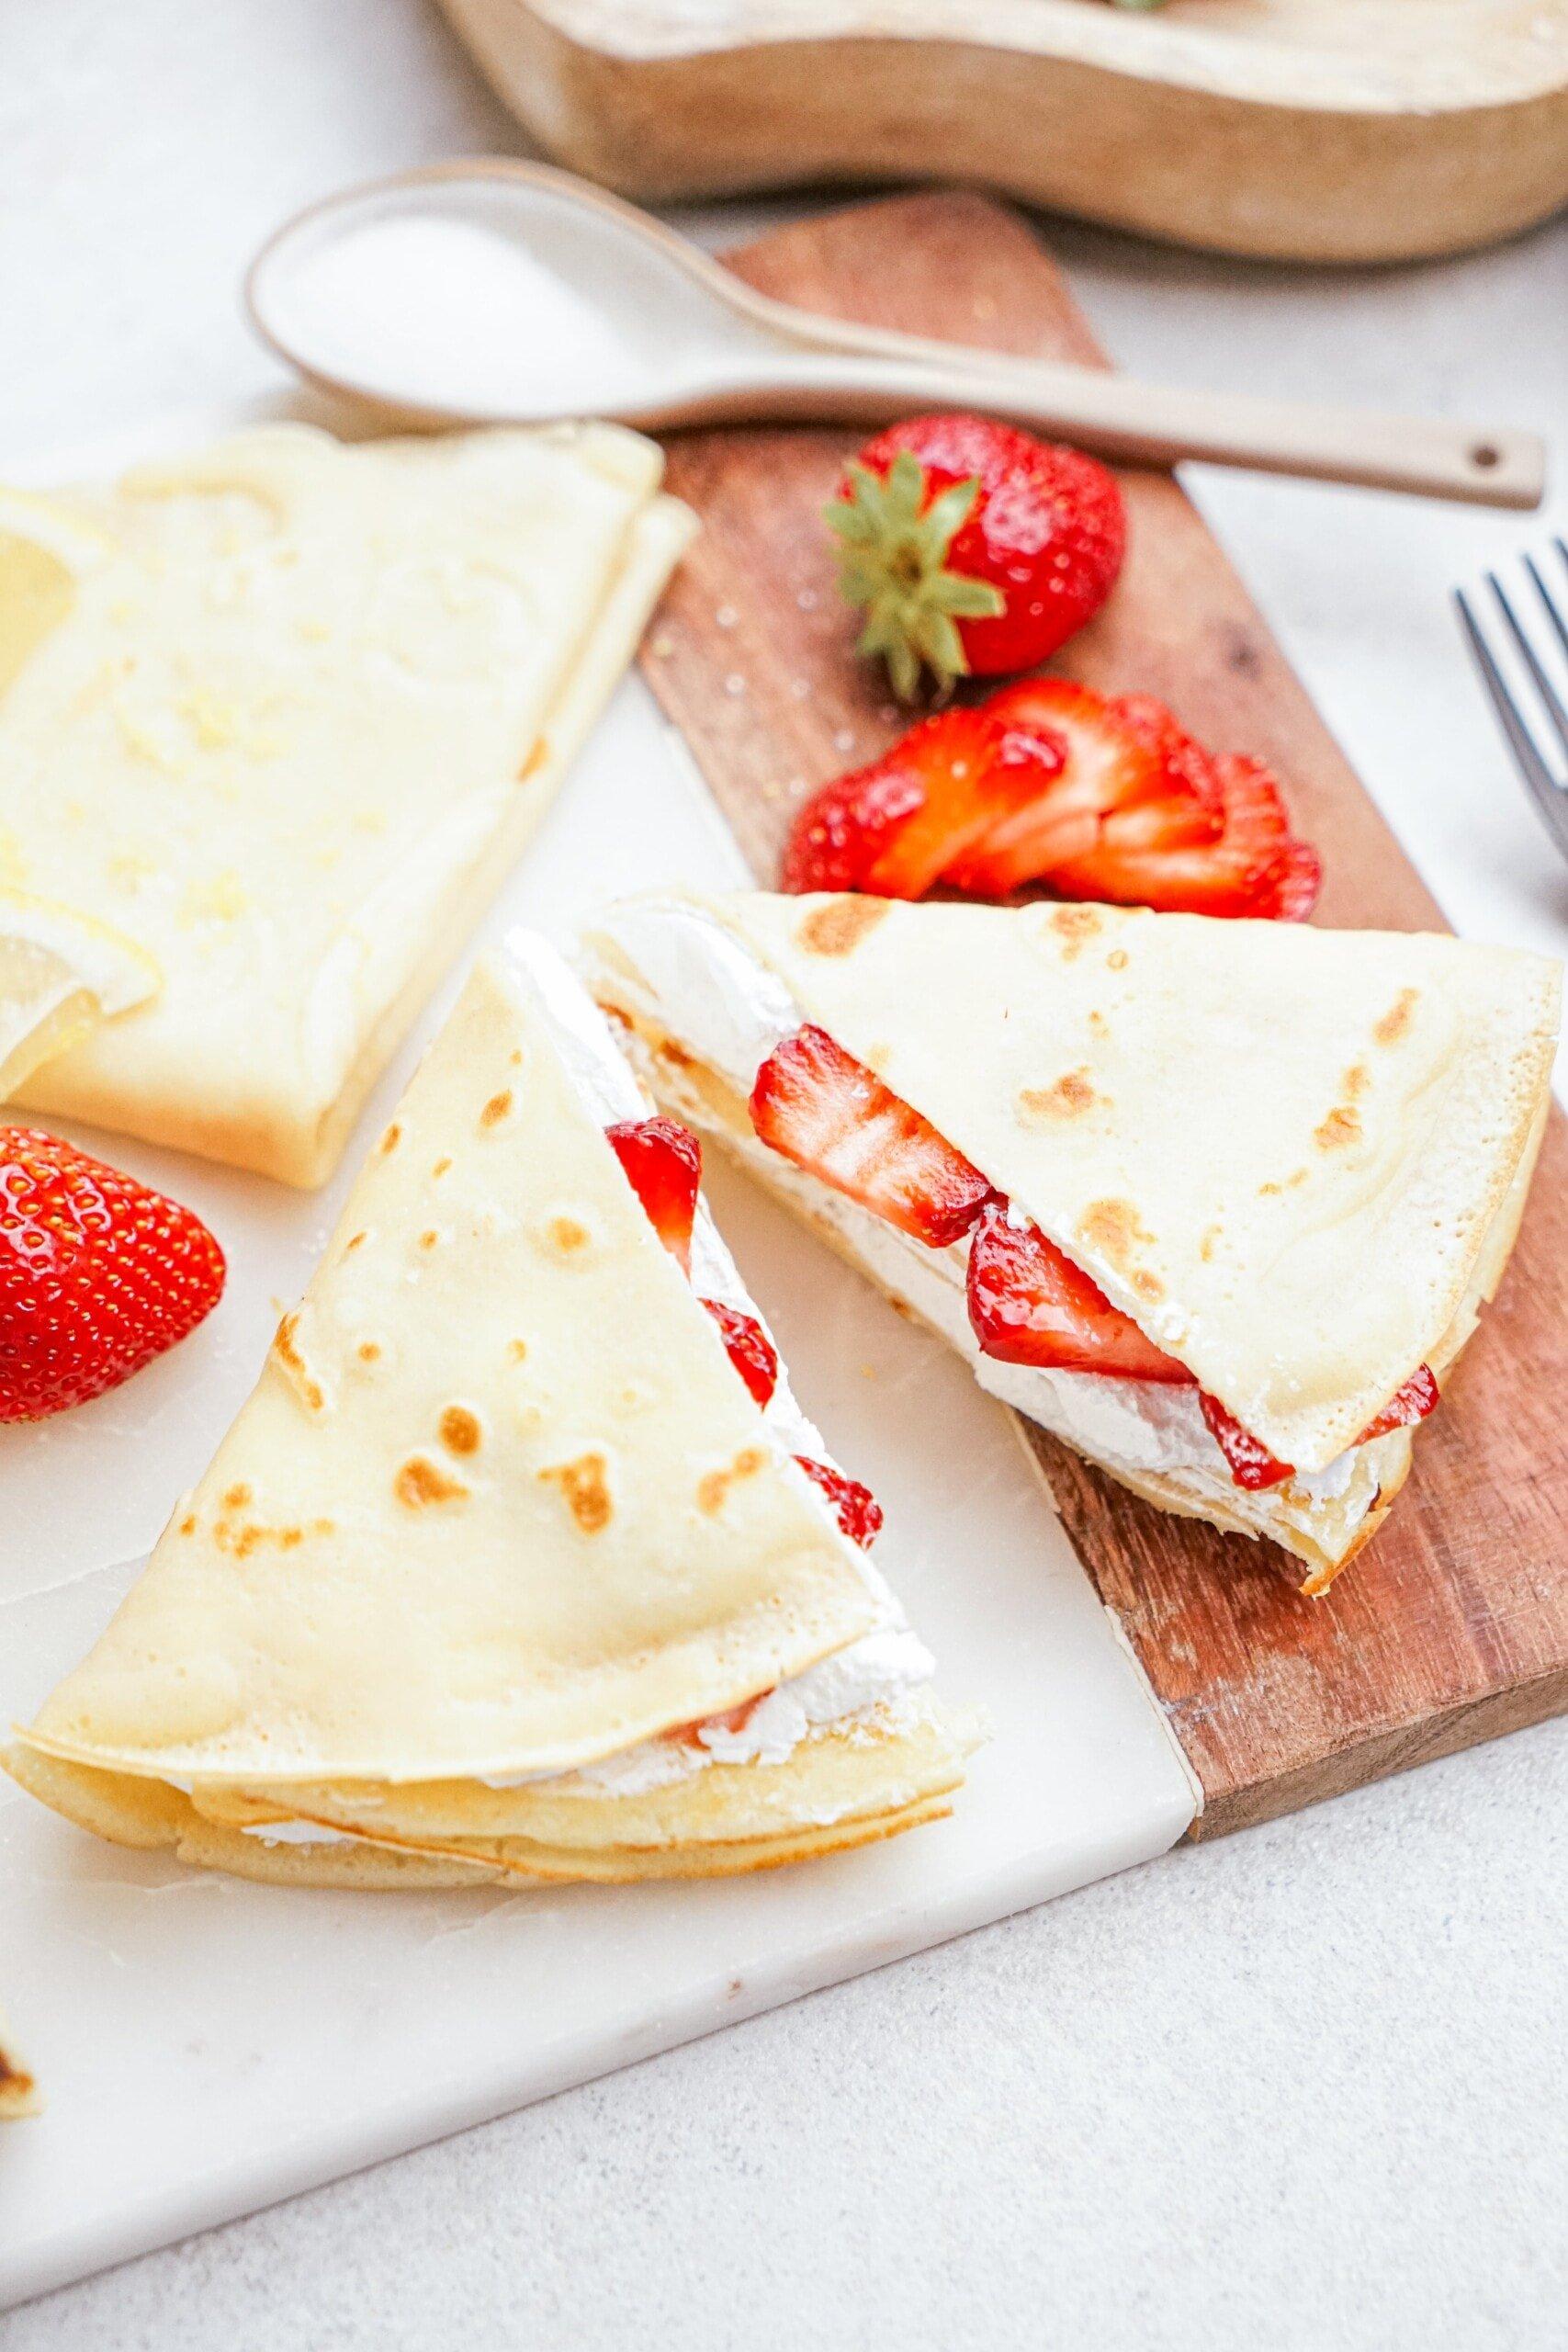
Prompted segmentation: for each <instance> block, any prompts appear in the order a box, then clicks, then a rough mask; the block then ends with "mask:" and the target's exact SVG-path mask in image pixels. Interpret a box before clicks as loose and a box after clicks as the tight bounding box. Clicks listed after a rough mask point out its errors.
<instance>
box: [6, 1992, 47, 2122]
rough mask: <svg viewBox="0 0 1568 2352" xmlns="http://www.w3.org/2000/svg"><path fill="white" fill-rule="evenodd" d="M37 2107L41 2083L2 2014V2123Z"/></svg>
mask: <svg viewBox="0 0 1568 2352" xmlns="http://www.w3.org/2000/svg"><path fill="white" fill-rule="evenodd" d="M38 2108H39V2096H38V2085H37V2084H36V2082H35V2081H34V2080H33V2077H32V2075H30V2074H29V2073H28V2069H27V2067H26V2065H25V2064H23V2062H22V2059H21V2056H20V2054H19V2053H18V2052H17V2045H16V2043H15V2042H14V2041H12V2039H11V2036H10V2034H9V2032H8V2031H7V2030H6V2020H5V2018H4V2017H0V2123H6V2122H9V2121H12V2120H15V2118H16V2117H17V2116H18V2115H35V2114H36V2113H37V2112H38Z"/></svg>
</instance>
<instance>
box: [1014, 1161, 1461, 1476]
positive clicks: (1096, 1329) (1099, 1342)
mask: <svg viewBox="0 0 1568 2352" xmlns="http://www.w3.org/2000/svg"><path fill="white" fill-rule="evenodd" d="M968 1296H969V1321H970V1325H971V1327H972V1329H973V1330H974V1333H975V1337H976V1340H978V1341H979V1343H980V1346H981V1349H982V1351H984V1352H985V1354H987V1355H988V1356H991V1357H993V1358H994V1359H995V1360H996V1361H997V1362H998V1363H1025V1364H1032V1365H1034V1366H1036V1367H1041V1368H1044V1369H1046V1370H1053V1371H1058V1372H1095V1373H1101V1374H1114V1375H1116V1376H1117V1377H1118V1378H1120V1379H1122V1380H1156V1381H1163V1382H1165V1383H1167V1384H1168V1385H1170V1386H1172V1387H1193V1386H1196V1385H1197V1384H1196V1381H1195V1379H1194V1376H1193V1374H1191V1373H1190V1372H1189V1371H1188V1369H1187V1367H1186V1365H1185V1364H1182V1363H1178V1362H1177V1360H1176V1358H1175V1357H1174V1356H1168V1355H1166V1354H1165V1353H1164V1352H1163V1351H1162V1350H1161V1349H1159V1348H1156V1345H1155V1343H1154V1341H1153V1340H1149V1339H1145V1336H1144V1334H1143V1332H1142V1331H1141V1330H1140V1329H1138V1326H1137V1325H1136V1324H1135V1323H1134V1321H1133V1319H1132V1317H1130V1316H1127V1315H1123V1314H1122V1313H1121V1311H1120V1310H1119V1309H1118V1308H1116V1307H1114V1306H1111V1301H1110V1300H1109V1299H1108V1298H1107V1297H1106V1295H1105V1293H1104V1292H1103V1291H1102V1290H1101V1289H1100V1287H1099V1285H1098V1284H1097V1283H1093V1282H1091V1281H1090V1279H1089V1276H1088V1274H1086V1273H1085V1272H1083V1270H1082V1268H1081V1267H1078V1266H1075V1265H1074V1263H1073V1261H1072V1260H1071V1259H1070V1258H1067V1257H1066V1256H1064V1254H1063V1252H1062V1251H1061V1250H1058V1249H1057V1248H1056V1247H1055V1243H1054V1242H1050V1241H1047V1240H1046V1238H1045V1237H1044V1235H1043V1233H1042V1232H1041V1231H1040V1229H1039V1227H1037V1226H1032V1225H1031V1226H1014V1225H1010V1223H1009V1222H1008V1214H1007V1204H1006V1203H1005V1202H1000V1201H993V1202H992V1203H991V1204H989V1205H988V1206H987V1209H986V1211H985V1213H984V1215H983V1216H982V1217H981V1219H980V1222H979V1224H978V1226H977V1227H976V1232H975V1238H974V1242H973V1243H972V1245H971V1248H970V1251H969V1283H968ZM1437 1402H1438V1384H1437V1382H1436V1381H1435V1380H1434V1379H1433V1377H1432V1374H1431V1373H1430V1371H1429V1370H1428V1369H1427V1365H1425V1364H1422V1365H1421V1367H1420V1369H1419V1370H1418V1371H1416V1372H1415V1373H1413V1374H1411V1376H1410V1378H1409V1379H1408V1380H1407V1381H1406V1382H1405V1383H1404V1387H1403V1388H1401V1389H1400V1390H1399V1391H1398V1392H1397V1394H1396V1395H1395V1396H1393V1397H1391V1398H1390V1399H1389V1402H1388V1403H1387V1404H1386V1405H1385V1406H1384V1407H1383V1409H1382V1412H1381V1413H1380V1414H1378V1416H1377V1418H1376V1419H1374V1420H1372V1421H1370V1422H1369V1423H1368V1425H1367V1427H1366V1428H1365V1429H1364V1430H1362V1431H1361V1434H1360V1436H1359V1438H1358V1439H1357V1440H1356V1443H1357V1444H1358V1445H1370V1444H1371V1442H1372V1440H1373V1439H1374V1438H1379V1437H1386V1436H1387V1434H1388V1432H1389V1430H1394V1429H1402V1428H1405V1427H1408V1426H1409V1425H1410V1424H1411V1423H1413V1422H1416V1421H1419V1420H1424V1419H1426V1417H1427V1414H1428V1413H1429V1412H1430V1411H1431V1410H1432V1408H1433V1407H1434V1406H1435V1405H1436V1404H1437ZM1198 1405H1199V1409H1200V1411H1201V1413H1202V1416H1203V1419H1204V1422H1205V1424H1206V1426H1207V1428H1208V1430H1209V1431H1210V1433H1211V1435H1212V1436H1213V1439H1214V1441H1215V1442H1216V1444H1217V1445H1218V1446H1219V1448H1220V1450H1221V1452H1222V1453H1224V1457H1225V1460H1226V1462H1227V1463H1228V1464H1229V1465H1230V1474H1231V1477H1232V1479H1233V1480H1234V1481H1235V1485H1236V1486H1238V1487H1244V1488H1245V1489H1246V1490H1247V1492H1248V1493H1252V1494H1256V1493H1259V1492H1261V1491H1262V1490H1263V1489H1264V1488H1265V1487H1278V1486H1280V1484H1281V1483H1282V1482H1283V1481H1284V1480H1285V1479H1286V1478H1292V1477H1294V1476H1295V1471H1294V1468H1293V1466H1292V1464H1290V1463H1289V1462H1281V1461H1280V1459H1279V1457H1278V1455H1277V1454H1273V1453H1270V1452H1269V1448H1268V1447H1267V1446H1266V1445H1265V1444H1264V1443H1263V1442H1262V1440H1261V1439H1260V1438H1256V1437H1254V1436H1253V1434H1252V1431H1251V1430H1248V1429H1244V1428H1243V1426H1242V1424H1241V1422H1240V1421H1238V1420H1237V1419H1236V1418H1235V1414H1234V1413H1230V1412H1227V1410H1226V1409H1225V1408H1224V1405H1222V1404H1221V1402H1220V1400H1219V1398H1218V1397H1213V1396H1211V1395H1210V1393H1209V1391H1208V1390H1207V1389H1206V1388H1200V1389H1199V1391H1198Z"/></svg>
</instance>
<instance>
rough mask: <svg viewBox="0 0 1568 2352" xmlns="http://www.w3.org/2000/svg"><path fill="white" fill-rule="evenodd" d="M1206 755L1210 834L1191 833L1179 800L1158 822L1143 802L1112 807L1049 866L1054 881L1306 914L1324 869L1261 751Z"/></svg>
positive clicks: (1131, 895)
mask: <svg viewBox="0 0 1568 2352" xmlns="http://www.w3.org/2000/svg"><path fill="white" fill-rule="evenodd" d="M1191 748H1192V750H1193V751H1194V752H1195V751H1196V750H1197V747H1196V746H1192V747H1191ZM1199 757H1200V758H1203V759H1206V755H1204V754H1201V753H1200V754H1199ZM1190 765H1191V763H1189V766H1190ZM1207 765H1208V766H1209V767H1210V769H1211V770H1212V773H1213V781H1214V787H1215V790H1216V792H1217V796H1218V809H1219V823H1218V828H1217V830H1216V831H1213V832H1212V833H1211V834H1210V835H1209V836H1208V838H1206V839H1205V838H1202V837H1201V836H1200V837H1198V838H1194V837H1193V834H1192V832H1191V831H1190V825H1189V823H1188V822H1187V821H1186V820H1184V816H1183V810H1182V805H1181V803H1180V802H1179V800H1178V802H1177V803H1176V804H1175V806H1174V808H1173V809H1172V812H1171V814H1172V817H1173V819H1174V821H1172V822H1170V823H1165V822H1162V821H1160V820H1158V819H1157V818H1156V820H1154V821H1152V822H1151V820H1150V817H1149V814H1148V813H1147V812H1145V811H1143V810H1140V809H1132V810H1130V811H1128V812H1126V813H1125V814H1122V813H1120V812H1118V813H1112V814H1111V815H1109V816H1107V818H1106V819H1105V821H1104V823H1103V824H1102V825H1101V827H1100V834H1099V838H1098V840H1097V841H1096V842H1094V843H1093V844H1092V846H1091V847H1089V848H1088V849H1086V850H1083V851H1081V852H1078V853H1077V854H1075V855H1074V856H1072V857H1070V858H1067V859H1066V860H1064V861H1063V862H1062V863H1060V864H1058V865H1055V866H1054V867H1053V868H1052V870H1051V873H1050V875H1049V876H1048V879H1049V883H1050V887H1051V888H1052V889H1053V890H1055V891H1057V892H1059V893H1060V894H1061V896H1062V897H1064V898H1067V899H1102V900H1109V901H1110V902H1111V904H1113V905H1117V906H1139V907H1156V908H1159V909H1160V910H1163V911H1164V912H1166V913H1181V914H1195V915H1230V916H1236V915H1250V916H1255V917H1259V918H1263V919H1266V920H1271V921H1274V922H1301V921H1302V920H1303V918H1304V917H1305V916H1307V915H1308V914H1310V913H1311V911H1312V909H1313V906H1314V901H1315V900H1316V898H1317V893H1318V889H1319V887H1320V885H1321V882H1322V878H1323V871H1322V867H1321V865H1320V864H1319V862H1318V859H1317V855H1316V854H1315V852H1314V851H1313V850H1312V849H1310V848H1309V847H1308V846H1307V844H1306V843H1305V842H1300V841H1297V840H1296V839H1295V838H1294V837H1293V835H1292V831H1291V820H1290V817H1289V814H1288V813H1287V811H1286V809H1285V804H1284V802H1283V801H1282V800H1281V798H1280V787H1279V786H1278V785H1277V784H1276V782H1275V781H1274V778H1273V777H1272V776H1271V775H1269V770H1268V769H1267V768H1266V767H1265V766H1264V765H1263V763H1262V762H1261V761H1260V760H1254V759H1251V758H1249V757H1248V756H1247V754H1246V753H1245V752H1226V753H1225V754H1224V755H1223V756H1222V757H1221V758H1219V759H1216V760H1213V761H1210V762H1207ZM1187 814H1188V816H1190V811H1188V812H1187Z"/></svg>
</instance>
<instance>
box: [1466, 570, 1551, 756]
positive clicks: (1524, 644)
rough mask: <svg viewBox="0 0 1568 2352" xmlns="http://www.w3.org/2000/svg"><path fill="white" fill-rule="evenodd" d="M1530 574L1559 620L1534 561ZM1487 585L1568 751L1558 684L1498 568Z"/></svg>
mask: <svg viewBox="0 0 1568 2352" xmlns="http://www.w3.org/2000/svg"><path fill="white" fill-rule="evenodd" d="M1525 560H1526V562H1527V563H1529V557H1528V556H1527V557H1526V559H1525ZM1530 574H1531V577H1532V578H1533V579H1534V581H1535V583H1536V586H1537V587H1538V588H1540V593H1541V596H1542V599H1543V601H1544V602H1545V604H1546V607H1547V610H1548V611H1549V612H1550V613H1551V616H1552V617H1553V619H1556V617H1557V612H1556V607H1555V605H1553V604H1552V602H1551V597H1550V596H1548V595H1547V593H1546V589H1545V586H1544V584H1543V582H1542V581H1541V578H1540V573H1539V572H1537V571H1536V569H1535V566H1534V565H1533V564H1530ZM1486 585H1487V586H1488V587H1489V588H1490V589H1491V591H1492V594H1493V595H1494V596H1495V598H1496V600H1497V605H1498V609H1499V611H1500V612H1501V613H1502V616H1503V618H1504V620H1505V621H1506V623H1507V626H1508V634H1509V636H1510V637H1511V638H1512V639H1513V640H1514V643H1515V644H1516V645H1517V647H1518V650H1519V659H1520V660H1521V661H1522V662H1523V663H1524V665H1525V668H1526V669H1527V670H1528V671H1529V673H1530V677H1531V680H1532V681H1533V683H1534V685H1535V690H1536V692H1537V694H1538V695H1540V699H1541V705H1542V707H1543V708H1544V710H1545V712H1546V715H1547V717H1548V718H1550V719H1551V723H1552V725H1553V727H1555V728H1556V729H1557V740H1558V741H1559V742H1560V743H1561V744H1562V748H1563V750H1564V752H1568V710H1564V709H1563V707H1562V697H1561V695H1559V694H1558V691H1557V689H1556V687H1555V686H1554V685H1553V684H1552V683H1551V679H1550V678H1549V677H1548V676H1547V674H1546V672H1545V670H1544V669H1543V668H1542V667H1541V661H1540V654H1539V653H1537V651H1536V650H1535V647H1534V646H1533V645H1532V644H1531V643H1530V640H1529V637H1528V636H1527V635H1526V633H1525V630H1524V628H1522V627H1521V625H1520V622H1519V617H1518V615H1517V613H1516V612H1515V610H1514V608H1513V606H1512V605H1510V604H1509V602H1508V599H1507V596H1506V594H1505V593H1504V589H1503V584H1502V582H1501V581H1500V580H1499V579H1498V577H1497V575H1496V573H1495V571H1489V572H1488V573H1487V575H1486Z"/></svg>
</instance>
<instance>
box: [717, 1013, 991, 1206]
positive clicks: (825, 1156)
mask: <svg viewBox="0 0 1568 2352" xmlns="http://www.w3.org/2000/svg"><path fill="white" fill-rule="evenodd" d="M750 1110H751V1125H752V1126H753V1127H754V1128H755V1129H756V1131H757V1134H758V1135H759V1136H761V1140H762V1141H763V1143H765V1144H767V1145H769V1146H770V1147H771V1148H772V1149H773V1150H774V1151H776V1152H780V1153H782V1154H783V1156H784V1159H790V1160H793V1161H794V1162H795V1166H796V1167H797V1168H804V1169H805V1170H807V1172H808V1173H809V1174H811V1175H813V1176H817V1177H819V1178H820V1179H821V1181H822V1182H823V1183H825V1184H830V1185H831V1186H832V1187H833V1189H834V1191H835V1192H839V1193H847V1194H848V1196H849V1198H850V1199H851V1200H852V1201H859V1202H860V1204H862V1206H863V1208H868V1209H871V1210H874V1213H875V1214H876V1215H877V1216H881V1217H886V1220H887V1222H888V1224H889V1225H896V1226H897V1227H898V1229H899V1231H900V1232H902V1233H908V1234H910V1235H912V1236H913V1238H915V1240H917V1241H924V1242H926V1243H928V1244H929V1246H930V1247H931V1249H933V1250H944V1249H946V1248H947V1247H948V1245H949V1244H950V1243H951V1242H954V1241H957V1240H960V1239H961V1238H963V1236H964V1234H965V1233H967V1232H968V1230H969V1227H971V1226H972V1225H973V1224H974V1222H975V1220H976V1217H977V1216H979V1214H980V1211H981V1209H982V1208H983V1207H984V1206H985V1204H986V1202H987V1200H988V1199H989V1197H990V1193H991V1187H990V1186H989V1184H987V1182H986V1179H985V1178H984V1177H983V1176H982V1175H981V1173H980V1171H979V1170H978V1169H977V1168H975V1167H972V1166H971V1165H970V1163H969V1161H968V1160H967V1159H964V1155H963V1153H962V1152H960V1151H954V1150H953V1146H952V1145H951V1144H950V1143H945V1142H944V1141H943V1140H942V1136H939V1135H938V1133H937V1131H936V1129H935V1128H934V1127H933V1126H932V1125H931V1122H930V1120H929V1119H923V1118H922V1117H921V1116H920V1114H919V1112H918V1111H916V1110H913V1109H911V1107H910V1105H909V1104H908V1103H904V1102H900V1100H899V1098H898V1096H897V1094H894V1093H892V1092H890V1091H889V1090H888V1089H887V1088H886V1086H884V1085H883V1083H882V1080H880V1079H879V1078H878V1077H877V1076H876V1074H875V1072H874V1070H869V1069H866V1067H865V1064H864V1063H863V1062H858V1061H856V1060H855V1058H854V1057H853V1056H852V1055H851V1054H846V1053H845V1052H844V1050H843V1048H842V1046H837V1045H835V1044H834V1042H833V1040H832V1038H831V1037H829V1035H828V1033H827V1031H826V1030H825V1029H818V1028H816V1027H812V1026H807V1028H804V1029H797V1030H796V1031H795V1035H793V1036H790V1037H786V1038H785V1039H784V1043H783V1044H782V1045H781V1046H775V1047H774V1049H773V1052H772V1053H771V1054H770V1055H769V1056H768V1058H767V1060H766V1061H765V1062H764V1063H763V1064H762V1067H761V1069H760V1070H759V1071H758V1072H757V1079H756V1083H755V1085H754V1086H753V1087H752V1089H751V1103H750Z"/></svg>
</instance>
